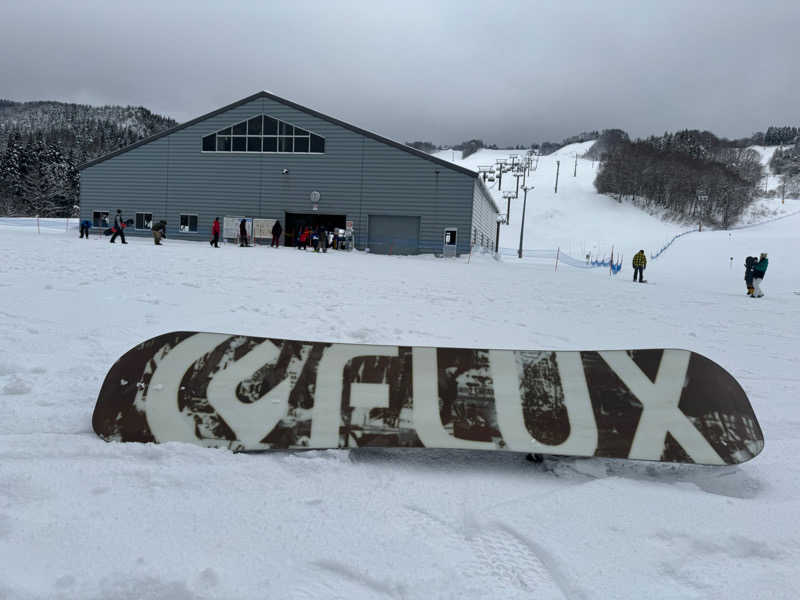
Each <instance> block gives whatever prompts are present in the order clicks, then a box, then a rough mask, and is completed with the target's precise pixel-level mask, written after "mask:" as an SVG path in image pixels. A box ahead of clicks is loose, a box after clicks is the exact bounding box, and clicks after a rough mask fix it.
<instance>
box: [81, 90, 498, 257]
mask: <svg viewBox="0 0 800 600" xmlns="http://www.w3.org/2000/svg"><path fill="white" fill-rule="evenodd" d="M80 173H81V202H80V206H81V219H88V220H91V221H92V224H93V226H94V227H96V228H101V227H102V228H105V227H108V225H107V223H108V222H109V221H113V218H114V215H115V213H116V210H117V209H121V210H122V215H123V217H124V218H125V219H126V220H127V219H133V224H132V225H130V226H129V227H128V228H127V229H126V230H125V232H126V234H146V235H149V234H150V228H151V226H152V224H153V223H156V222H158V221H159V220H161V219H164V220H165V221H167V237H168V238H169V239H187V240H203V241H208V240H209V239H210V237H211V224H212V222H213V221H214V218H215V217H219V218H220V221H221V222H224V229H223V236H222V237H223V238H225V239H233V238H235V237H236V236H238V226H239V222H240V220H241V219H242V218H247V219H252V220H253V221H252V224H251V227H253V232H252V233H253V238H254V240H255V242H257V243H269V242H270V239H271V236H272V233H271V231H272V224H273V223H274V221H275V220H276V219H277V220H280V222H281V225H282V226H283V231H284V235H283V236H281V244H282V245H283V244H286V245H294V243H295V237H296V232H297V231H299V230H301V229H302V228H304V227H306V226H308V227H312V228H313V227H316V226H317V225H322V226H324V227H325V228H326V229H327V230H329V231H330V230H332V229H333V228H339V229H344V230H347V229H350V230H351V232H352V239H353V243H354V246H355V247H356V248H358V249H366V248H368V249H369V250H370V252H376V253H385V254H388V253H394V254H416V253H435V254H444V255H452V254H461V253H465V252H469V250H470V246H471V245H474V246H478V247H485V248H488V249H491V250H494V244H495V228H496V223H497V220H496V218H497V214H498V213H499V210H498V207H497V205H496V203H495V202H494V200H493V199H492V197H491V195H490V194H489V192H488V190H487V189H486V187H485V186H484V184H483V182H482V181H481V179H480V177H479V176H478V173H476V172H474V171H471V170H469V169H465V168H462V167H459V166H457V165H454V164H452V163H450V162H447V161H444V160H441V159H438V158H435V157H433V156H430V155H428V154H426V153H424V152H421V151H418V150H415V149H414V148H411V147H409V146H406V145H405V144H401V143H399V142H395V141H392V140H389V139H387V138H384V137H381V136H379V135H377V134H374V133H371V132H369V131H365V130H363V129H360V128H358V127H355V126H354V125H350V124H348V123H344V122H342V121H339V120H338V119H335V118H333V117H329V116H327V115H324V114H322V113H320V112H317V111H315V110H311V109H309V108H306V107H304V106H300V105H299V104H295V103H294V102H290V101H289V100H285V99H283V98H279V97H278V96H275V95H273V94H270V93H268V92H258V93H256V94H253V95H252V96H249V97H247V98H244V99H242V100H239V101H238V102H234V103H233V104H230V105H228V106H225V107H223V108H220V109H219V110H215V111H213V112H210V113H208V114H206V115H203V116H201V117H198V118H196V119H194V120H192V121H189V122H187V123H183V124H182V125H178V126H176V127H173V128H172V129H169V130H167V131H164V132H162V133H159V134H157V135H154V136H151V137H149V138H147V139H145V140H142V141H140V142H137V143H135V144H132V145H130V146H127V147H126V148H122V149H120V150H117V151H116V152H112V153H110V154H107V155H105V156H102V157H100V158H98V159H96V160H93V161H90V162H87V163H85V164H83V165H81V167H80Z"/></svg>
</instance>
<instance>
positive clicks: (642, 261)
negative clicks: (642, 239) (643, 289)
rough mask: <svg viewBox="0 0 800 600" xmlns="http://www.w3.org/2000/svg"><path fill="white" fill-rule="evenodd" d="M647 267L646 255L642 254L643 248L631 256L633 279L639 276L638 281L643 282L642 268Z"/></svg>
mask: <svg viewBox="0 0 800 600" xmlns="http://www.w3.org/2000/svg"><path fill="white" fill-rule="evenodd" d="M646 267H647V257H646V256H645V255H644V250H639V251H638V252H637V253H636V254H635V255H634V256H633V280H634V281H636V276H637V275H638V276H639V283H644V270H645V268H646Z"/></svg>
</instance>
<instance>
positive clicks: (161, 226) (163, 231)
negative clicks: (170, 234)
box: [153, 219, 167, 246]
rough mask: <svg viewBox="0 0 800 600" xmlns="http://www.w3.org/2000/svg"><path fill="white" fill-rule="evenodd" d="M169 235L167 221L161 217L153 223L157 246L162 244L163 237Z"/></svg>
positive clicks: (154, 239)
mask: <svg viewBox="0 0 800 600" xmlns="http://www.w3.org/2000/svg"><path fill="white" fill-rule="evenodd" d="M165 237H167V222H166V221H165V220H164V219H161V220H160V221H159V222H158V223H156V224H155V225H153V243H154V244H155V245H156V246H160V245H161V238H165Z"/></svg>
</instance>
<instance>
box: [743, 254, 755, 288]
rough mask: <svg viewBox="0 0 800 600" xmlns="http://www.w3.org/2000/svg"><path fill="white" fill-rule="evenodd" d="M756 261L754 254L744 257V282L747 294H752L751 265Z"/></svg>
mask: <svg viewBox="0 0 800 600" xmlns="http://www.w3.org/2000/svg"><path fill="white" fill-rule="evenodd" d="M756 262H758V259H757V258H756V257H755V256H748V257H747V258H745V259H744V283H745V285H746V286H747V295H748V296H752V295H753V265H755V264H756Z"/></svg>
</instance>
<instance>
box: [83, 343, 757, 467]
mask: <svg viewBox="0 0 800 600" xmlns="http://www.w3.org/2000/svg"><path fill="white" fill-rule="evenodd" d="M93 425H94V429H95V431H96V432H97V433H98V434H99V435H100V436H102V437H103V438H105V439H107V440H119V441H139V442H165V441H184V442H192V443H196V444H201V445H205V446H222V447H229V448H232V449H237V450H265V449H277V448H337V447H357V446H406V447H413V446H426V447H434V448H463V449H476V450H510V451H518V452H535V453H543V454H562V455H573V456H605V457H616V458H635V459H646V460H657V461H659V460H660V461H669V462H696V463H703V464H729V463H740V462H744V461H746V460H749V459H750V458H752V457H753V456H755V455H756V454H758V453H759V452H760V451H761V448H762V447H763V443H764V441H763V436H762V434H761V430H760V428H759V425H758V422H757V420H756V418H755V415H754V414H753V410H752V408H751V406H750V403H749V402H748V400H747V397H746V395H745V393H744V391H743V390H742V389H741V387H740V386H739V384H738V383H737V382H736V380H735V379H733V377H732V376H731V375H730V374H728V373H727V372H726V371H725V370H724V369H722V368H721V367H719V366H718V365H717V364H715V363H714V362H712V361H710V360H709V359H707V358H705V357H703V356H701V355H698V354H695V353H692V352H689V351H687V350H669V349H667V350H630V351H624V350H614V351H600V352H595V351H587V352H554V351H538V350H537V351H532V350H522V351H518V350H483V349H457V348H426V347H409V346H373V345H356V344H329V343H319V342H300V341H290V340H280V339H267V338H255V337H249V336H232V335H224V334H214V333H191V332H176V333H170V334H165V335H162V336H159V337H157V338H153V339H151V340H148V341H147V342H144V343H143V344H140V345H139V346H137V347H136V348H134V349H132V350H130V351H129V352H127V353H126V354H125V355H124V356H123V357H122V358H120V360H119V361H117V363H116V364H115V365H114V366H113V367H112V368H111V370H110V372H109V374H108V376H107V377H106V380H105V382H104V384H103V387H102V389H101V391H100V396H99V398H98V401H97V406H96V408H95V413H94V417H93Z"/></svg>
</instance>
